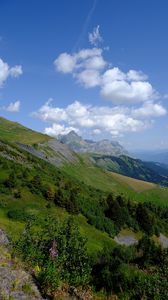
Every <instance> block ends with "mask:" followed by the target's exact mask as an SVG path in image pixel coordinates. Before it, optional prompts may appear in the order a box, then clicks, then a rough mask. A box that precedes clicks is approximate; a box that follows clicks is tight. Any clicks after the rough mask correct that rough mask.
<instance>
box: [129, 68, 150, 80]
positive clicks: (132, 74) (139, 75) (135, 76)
mask: <svg viewBox="0 0 168 300" xmlns="http://www.w3.org/2000/svg"><path fill="white" fill-rule="evenodd" d="M127 79H128V80H130V81H132V80H134V81H140V80H142V81H143V80H147V79H148V76H147V75H146V74H144V73H143V72H141V71H136V70H129V71H128V73H127Z"/></svg>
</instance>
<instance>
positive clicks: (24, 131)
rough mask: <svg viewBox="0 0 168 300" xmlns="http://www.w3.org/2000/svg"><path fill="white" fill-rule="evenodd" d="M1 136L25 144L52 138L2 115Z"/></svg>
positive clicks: (0, 120) (9, 140)
mask: <svg viewBox="0 0 168 300" xmlns="http://www.w3.org/2000/svg"><path fill="white" fill-rule="evenodd" d="M0 138H1V139H3V140H4V139H5V140H6V141H8V142H20V143H25V144H37V143H43V142H46V141H48V140H49V139H51V138H50V137H49V136H47V135H45V134H42V133H39V132H36V131H33V130H31V129H28V128H26V127H24V126H22V125H20V124H19V123H16V122H11V121H9V120H6V119H4V118H2V117H0Z"/></svg>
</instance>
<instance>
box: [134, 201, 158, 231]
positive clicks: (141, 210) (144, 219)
mask: <svg viewBox="0 0 168 300" xmlns="http://www.w3.org/2000/svg"><path fill="white" fill-rule="evenodd" d="M136 218H137V221H138V223H139V225H140V227H141V228H142V230H144V231H145V232H146V233H148V234H150V235H151V234H153V233H154V228H155V227H154V226H155V223H156V222H155V218H154V216H152V215H151V213H150V211H149V210H148V209H147V208H146V207H144V206H143V204H141V203H139V204H138V206H137V209H136Z"/></svg>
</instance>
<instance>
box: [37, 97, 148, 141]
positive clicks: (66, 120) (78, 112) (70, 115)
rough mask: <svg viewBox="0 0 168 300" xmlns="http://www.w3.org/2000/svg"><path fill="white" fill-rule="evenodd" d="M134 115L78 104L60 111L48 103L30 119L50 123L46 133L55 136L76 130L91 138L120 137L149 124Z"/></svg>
mask: <svg viewBox="0 0 168 300" xmlns="http://www.w3.org/2000/svg"><path fill="white" fill-rule="evenodd" d="M136 113H137V112H134V110H133V109H129V108H126V107H119V106H116V107H109V106H100V107H99V106H92V105H83V104H82V103H80V102H79V101H75V102H73V103H72V104H71V105H68V106H67V107H65V108H59V107H55V106H53V105H51V101H48V102H46V103H45V104H44V105H43V106H42V107H41V108H40V109H39V110H38V111H37V112H36V113H34V114H33V115H34V116H36V117H38V118H40V119H41V120H43V121H46V122H49V123H51V124H52V125H51V126H50V127H47V128H46V129H45V132H46V133H48V134H51V135H54V136H56V135H57V134H59V133H63V134H65V132H69V131H70V130H75V131H77V130H79V131H80V132H81V133H82V132H84V131H85V130H87V131H88V132H89V133H91V134H101V133H107V134H111V135H112V136H120V135H122V134H124V133H127V132H137V131H140V130H144V129H146V128H148V127H149V126H150V123H151V122H150V121H146V119H145V118H144V119H143V118H139V117H135V115H136ZM144 117H145V116H144Z"/></svg>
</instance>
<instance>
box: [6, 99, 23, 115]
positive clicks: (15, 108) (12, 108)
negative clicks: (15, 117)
mask: <svg viewBox="0 0 168 300" xmlns="http://www.w3.org/2000/svg"><path fill="white" fill-rule="evenodd" d="M20 105H21V103H20V101H15V102H11V103H10V104H9V105H8V106H7V107H6V108H5V110H6V111H9V112H19V111H20Z"/></svg>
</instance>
